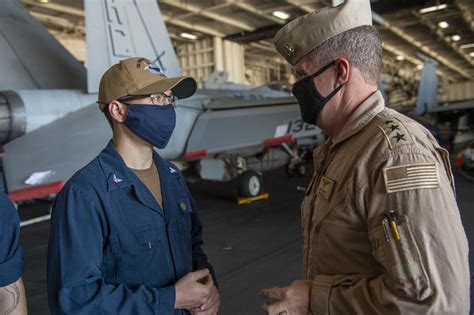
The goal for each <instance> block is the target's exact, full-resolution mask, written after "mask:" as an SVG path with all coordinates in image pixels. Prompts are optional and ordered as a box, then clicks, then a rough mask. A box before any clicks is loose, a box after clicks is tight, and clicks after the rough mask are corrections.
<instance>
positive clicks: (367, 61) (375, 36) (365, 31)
mask: <svg viewBox="0 0 474 315" xmlns="http://www.w3.org/2000/svg"><path fill="white" fill-rule="evenodd" d="M382 54H383V49H382V41H381V40H380V34H379V32H378V31H377V29H376V28H375V27H374V26H370V25H363V26H359V27H356V28H353V29H350V30H348V31H345V32H342V33H340V34H337V35H336V36H334V37H331V38H330V39H328V40H326V41H324V42H323V43H322V44H321V45H319V46H318V47H316V48H315V49H314V50H313V51H311V52H310V58H312V60H313V61H315V62H316V63H317V64H318V65H319V66H320V67H321V66H323V65H325V64H327V63H329V62H331V61H332V60H334V59H336V58H339V57H345V58H347V59H348V60H349V62H350V63H351V65H352V66H353V67H355V68H357V69H359V71H360V72H361V74H362V78H363V79H364V81H365V82H366V83H367V84H371V85H376V84H378V82H379V81H380V71H381V68H382Z"/></svg>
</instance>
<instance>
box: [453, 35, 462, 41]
mask: <svg viewBox="0 0 474 315" xmlns="http://www.w3.org/2000/svg"><path fill="white" fill-rule="evenodd" d="M451 39H452V40H453V42H459V41H460V40H461V36H459V35H453V36H451Z"/></svg>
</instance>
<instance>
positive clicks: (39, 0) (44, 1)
mask: <svg viewBox="0 0 474 315" xmlns="http://www.w3.org/2000/svg"><path fill="white" fill-rule="evenodd" d="M38 2H39V3H48V2H49V0H38Z"/></svg>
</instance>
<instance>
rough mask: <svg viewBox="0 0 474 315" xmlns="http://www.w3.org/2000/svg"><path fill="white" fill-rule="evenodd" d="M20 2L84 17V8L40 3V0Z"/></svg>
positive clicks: (23, 0) (22, 0)
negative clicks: (38, 0) (37, 0)
mask: <svg viewBox="0 0 474 315" xmlns="http://www.w3.org/2000/svg"><path fill="white" fill-rule="evenodd" d="M21 3H22V4H23V5H26V6H32V7H38V8H43V9H48V10H51V11H55V12H59V13H64V14H70V15H74V16H77V17H81V18H84V10H81V9H76V8H72V7H70V6H66V5H62V4H57V3H40V2H36V1H31V0H21Z"/></svg>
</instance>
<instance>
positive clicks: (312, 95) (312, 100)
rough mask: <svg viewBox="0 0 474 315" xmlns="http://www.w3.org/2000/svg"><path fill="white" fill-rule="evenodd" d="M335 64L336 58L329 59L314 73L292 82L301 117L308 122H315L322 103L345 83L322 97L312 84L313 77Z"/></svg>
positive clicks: (324, 103) (322, 105)
mask: <svg viewBox="0 0 474 315" xmlns="http://www.w3.org/2000/svg"><path fill="white" fill-rule="evenodd" d="M335 64H336V60H333V61H331V62H330V63H328V64H327V65H325V66H324V67H322V68H321V69H319V70H318V71H316V72H315V73H314V74H312V75H309V76H307V77H305V78H303V79H302V80H300V81H298V82H296V83H295V84H293V89H292V93H293V95H294V96H295V97H296V99H297V100H298V103H299V104H300V110H301V118H302V119H303V121H304V122H307V123H308V124H313V125H314V124H316V121H317V119H318V116H319V113H321V110H322V109H323V107H324V105H326V103H327V102H328V101H329V100H330V99H331V98H332V97H333V96H334V95H336V93H337V92H339V90H340V89H341V88H342V87H343V86H344V84H346V83H342V84H341V85H339V86H338V87H337V88H335V89H334V91H332V92H331V93H329V95H328V96H326V97H323V96H322V95H321V94H320V93H319V92H318V89H317V88H316V86H315V85H314V81H313V78H315V77H317V76H319V75H320V74H322V73H323V72H324V71H326V70H327V69H329V68H331V67H332V66H333V65H335Z"/></svg>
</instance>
